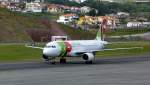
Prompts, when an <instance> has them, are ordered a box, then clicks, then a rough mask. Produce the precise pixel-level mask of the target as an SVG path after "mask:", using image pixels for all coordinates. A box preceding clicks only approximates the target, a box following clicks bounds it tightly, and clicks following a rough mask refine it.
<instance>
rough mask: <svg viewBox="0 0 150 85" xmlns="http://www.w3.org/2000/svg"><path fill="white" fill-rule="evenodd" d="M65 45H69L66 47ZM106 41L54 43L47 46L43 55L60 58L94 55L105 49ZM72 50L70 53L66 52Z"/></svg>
mask: <svg viewBox="0 0 150 85" xmlns="http://www.w3.org/2000/svg"><path fill="white" fill-rule="evenodd" d="M65 43H69V45H70V46H69V47H67V46H68V45H66V44H65ZM105 43H106V42H105V41H100V40H73V41H53V42H49V43H47V44H46V46H45V48H44V49H43V54H44V55H46V56H49V57H59V56H60V55H63V52H65V53H66V56H79V55H80V54H82V53H93V52H96V51H100V50H102V49H103V48H104V45H105ZM66 48H67V49H70V50H69V51H67V50H66Z"/></svg>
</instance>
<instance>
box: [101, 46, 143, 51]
mask: <svg viewBox="0 0 150 85" xmlns="http://www.w3.org/2000/svg"><path fill="white" fill-rule="evenodd" d="M130 49H143V47H130V48H112V49H103V50H101V51H113V50H130Z"/></svg>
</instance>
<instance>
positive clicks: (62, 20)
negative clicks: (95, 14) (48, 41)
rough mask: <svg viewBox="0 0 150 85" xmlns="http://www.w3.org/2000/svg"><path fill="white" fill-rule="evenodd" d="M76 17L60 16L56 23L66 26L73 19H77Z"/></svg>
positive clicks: (70, 15)
mask: <svg viewBox="0 0 150 85" xmlns="http://www.w3.org/2000/svg"><path fill="white" fill-rule="evenodd" d="M77 18H78V16H77V15H76V14H64V15H62V16H60V17H59V19H58V20H57V22H58V23H63V24H67V23H70V22H72V21H73V20H74V19H77Z"/></svg>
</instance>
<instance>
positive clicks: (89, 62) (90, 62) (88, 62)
mask: <svg viewBox="0 0 150 85" xmlns="http://www.w3.org/2000/svg"><path fill="white" fill-rule="evenodd" d="M85 63H86V64H93V61H85Z"/></svg>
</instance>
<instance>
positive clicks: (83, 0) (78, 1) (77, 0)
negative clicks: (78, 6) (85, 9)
mask: <svg viewBox="0 0 150 85" xmlns="http://www.w3.org/2000/svg"><path fill="white" fill-rule="evenodd" d="M69 1H74V2H77V3H83V2H85V1H86V0H69Z"/></svg>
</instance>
